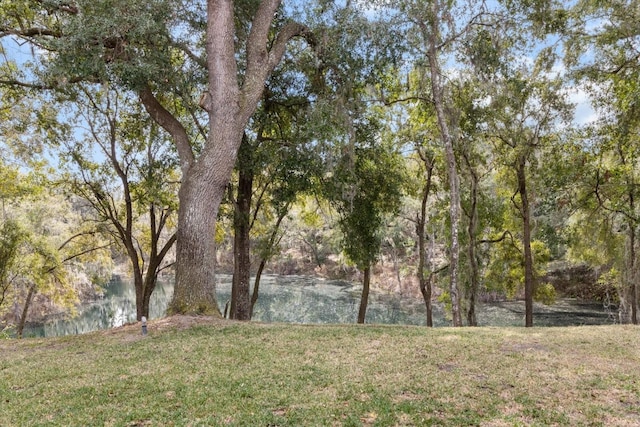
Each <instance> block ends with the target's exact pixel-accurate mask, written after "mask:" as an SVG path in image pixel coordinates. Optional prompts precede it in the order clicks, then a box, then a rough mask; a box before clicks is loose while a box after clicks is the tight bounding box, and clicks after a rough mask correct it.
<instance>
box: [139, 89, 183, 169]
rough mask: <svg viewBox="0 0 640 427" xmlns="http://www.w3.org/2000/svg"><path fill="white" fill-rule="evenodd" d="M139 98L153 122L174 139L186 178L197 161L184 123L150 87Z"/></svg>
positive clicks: (142, 91) (140, 93)
mask: <svg viewBox="0 0 640 427" xmlns="http://www.w3.org/2000/svg"><path fill="white" fill-rule="evenodd" d="M138 96H139V97H140V101H141V102H142V104H143V105H144V107H145V109H146V110H147V112H148V113H149V115H150V116H151V117H152V118H153V120H155V122H156V123H158V124H159V125H160V126H161V127H162V128H163V129H164V130H166V131H167V132H168V133H169V135H171V137H172V138H173V142H174V143H175V145H176V149H177V150H178V157H179V158H180V167H181V169H182V176H186V173H187V171H188V170H189V168H190V167H191V165H192V164H193V162H194V161H195V157H194V155H193V150H192V149H191V144H190V143H189V135H188V134H187V131H186V129H185V128H184V126H182V123H180V122H179V121H178V120H177V119H176V118H175V117H174V116H173V115H172V114H171V113H170V112H169V111H168V110H167V109H166V108H164V107H163V106H162V104H160V102H159V101H158V100H157V99H156V97H155V96H154V95H153V93H152V92H151V89H150V88H149V87H148V86H146V87H145V88H144V89H142V90H141V91H140V92H139V93H138Z"/></svg>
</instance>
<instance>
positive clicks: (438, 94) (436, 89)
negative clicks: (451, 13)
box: [427, 1, 462, 326]
mask: <svg viewBox="0 0 640 427" xmlns="http://www.w3.org/2000/svg"><path fill="white" fill-rule="evenodd" d="M431 7H432V8H433V10H432V16H433V17H437V16H438V15H439V13H438V12H439V7H440V3H439V2H438V1H432V2H431ZM432 26H433V27H434V28H431V29H430V31H428V32H427V34H428V36H427V40H428V43H429V55H428V57H429V69H430V74H431V89H432V93H433V103H434V107H435V110H436V116H437V119H438V128H439V130H440V136H441V138H442V142H443V143H444V148H445V155H446V166H447V175H448V178H449V196H450V199H451V200H450V202H449V217H450V219H451V247H450V255H449V258H450V259H449V267H450V269H451V270H450V276H449V294H450V296H451V315H452V319H453V326H462V314H461V310H460V292H459V286H458V264H459V260H460V243H459V229H460V178H459V177H458V165H457V162H456V155H455V152H454V148H453V137H452V135H451V132H450V130H449V123H448V117H447V114H446V113H445V103H444V102H445V101H444V83H443V82H442V71H441V69H440V64H439V62H438V43H439V36H440V30H439V28H438V23H437V19H433V22H432Z"/></svg>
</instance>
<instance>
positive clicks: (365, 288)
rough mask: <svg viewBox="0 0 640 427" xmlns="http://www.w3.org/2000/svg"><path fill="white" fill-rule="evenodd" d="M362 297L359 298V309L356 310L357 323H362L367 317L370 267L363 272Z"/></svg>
mask: <svg viewBox="0 0 640 427" xmlns="http://www.w3.org/2000/svg"><path fill="white" fill-rule="evenodd" d="M363 273H364V278H363V279H362V296H361V297H360V309H359V310H358V323H364V319H365V317H366V315H367V305H368V304H369V287H370V282H371V267H367V268H365V269H364V270H363Z"/></svg>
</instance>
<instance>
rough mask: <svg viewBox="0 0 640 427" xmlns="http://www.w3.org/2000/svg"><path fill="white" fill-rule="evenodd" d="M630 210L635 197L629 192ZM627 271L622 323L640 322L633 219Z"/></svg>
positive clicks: (627, 252)
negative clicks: (639, 318)
mask: <svg viewBox="0 0 640 427" xmlns="http://www.w3.org/2000/svg"><path fill="white" fill-rule="evenodd" d="M629 197H630V199H629V207H630V211H631V212H634V198H633V195H632V194H631V192H629ZM627 228H628V231H627V250H626V264H627V265H626V271H625V272H624V274H623V277H622V280H623V289H622V290H621V292H620V293H621V295H620V323H632V324H634V325H637V324H638V314H637V311H638V294H637V285H636V281H637V278H638V272H637V268H638V266H637V262H636V240H637V237H636V230H635V225H634V221H633V220H629V221H627Z"/></svg>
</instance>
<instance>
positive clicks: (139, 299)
mask: <svg viewBox="0 0 640 427" xmlns="http://www.w3.org/2000/svg"><path fill="white" fill-rule="evenodd" d="M133 287H134V289H135V291H136V319H137V320H138V321H140V320H141V319H142V316H145V317H146V318H147V319H148V318H149V309H148V306H149V303H147V310H146V312H145V308H144V306H145V304H144V294H145V289H144V288H145V283H144V281H143V280H142V275H141V274H135V273H134V275H133Z"/></svg>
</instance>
